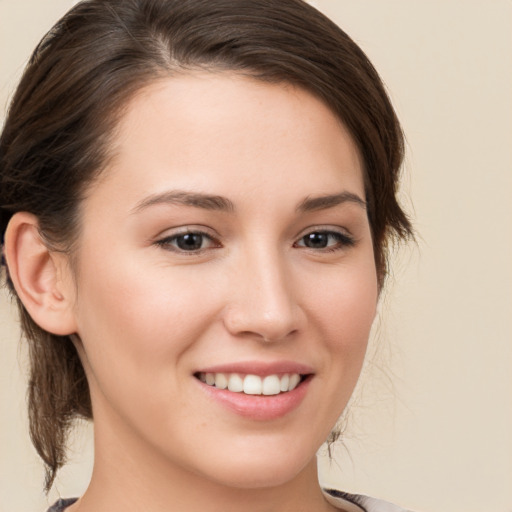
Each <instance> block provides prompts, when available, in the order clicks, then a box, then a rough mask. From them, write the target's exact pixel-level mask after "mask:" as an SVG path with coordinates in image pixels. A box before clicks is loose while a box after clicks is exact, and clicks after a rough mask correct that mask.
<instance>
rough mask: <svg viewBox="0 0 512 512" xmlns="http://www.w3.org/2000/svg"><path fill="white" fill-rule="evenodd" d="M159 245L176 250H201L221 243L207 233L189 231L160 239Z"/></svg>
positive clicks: (190, 251)
mask: <svg viewBox="0 0 512 512" xmlns="http://www.w3.org/2000/svg"><path fill="white" fill-rule="evenodd" d="M156 243H157V245H159V246H161V247H163V248H165V249H168V250H171V251H176V252H188V253H194V252H196V253H197V252H200V251H202V250H205V249H210V248H214V247H219V244H218V243H217V242H216V241H215V240H214V239H213V238H212V237H211V236H210V235H207V234H206V233H203V232H201V231H187V232H185V233H178V234H176V235H172V236H168V237H165V238H163V239H161V240H158V241H157V242H156Z"/></svg>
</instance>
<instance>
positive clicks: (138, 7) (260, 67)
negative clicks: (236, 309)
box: [0, 0, 412, 489]
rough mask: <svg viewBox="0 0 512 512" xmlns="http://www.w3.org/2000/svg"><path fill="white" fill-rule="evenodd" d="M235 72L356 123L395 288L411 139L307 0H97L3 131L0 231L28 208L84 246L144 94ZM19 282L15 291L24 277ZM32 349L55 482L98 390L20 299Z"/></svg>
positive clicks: (80, 13)
mask: <svg viewBox="0 0 512 512" xmlns="http://www.w3.org/2000/svg"><path fill="white" fill-rule="evenodd" d="M197 68H205V69H214V70H232V71H236V72H239V73H242V74H245V75H247V76H251V77H253V78H255V79H257V80H263V81H268V82H287V83H291V84H294V85H297V86H299V87H302V88H304V89H306V90H308V91H309V92H311V93H312V94H314V95H315V96H317V97H318V98H320V99H321V100H323V101H324V102H325V103H326V104H327V105H328V106H329V107H330V108H331V110H332V111H333V112H334V113H335V114H336V115H337V116H338V117H339V118H340V119H341V121H342V122H343V123H344V124H345V126H346V127H347V128H348V130H349V131H350V133H351V135H352V137H353V139H354V141H355V143H356V145H357V146H358V148H359V151H360V153H361V155H362V159H363V162H364V172H365V187H366V199H367V202H368V216H369V222H370V226H371V230H372V236H373V241H374V247H375V249H374V250H375V262H376V267H377V271H378V275H379V280H380V285H381V286H382V284H383V281H384V277H385V275H386V271H387V268H386V261H387V259H386V256H387V250H388V247H389V243H390V241H392V240H393V239H401V238H407V237H409V236H411V234H412V231H411V226H410V223H409V221H408V219H407V217H406V216H405V214H404V212H403V211H402V209H401V208H400V206H399V204H398V202H397V199H396V191H397V185H398V179H399V171H400V166H401V163H402V159H403V147H404V143H403V135H402V132H401V128H400V125H399V123H398V120H397V118H396V115H395V113H394V110H393V108H392V106H391V103H390V101H389V99H388V97H387V95H386V92H385V89H384V87H383V85H382V82H381V80H380V78H379V76H378V74H377V72H376V71H375V69H374V68H373V66H372V65H371V63H370V62H369V60H368V59H367V57H366V56H365V55H364V53H363V52H362V51H361V49H360V48H359V47H358V46H357V45H356V44H355V43H354V42H353V41H352V40H351V39H350V38H349V37H348V36H347V35H346V34H345V33H344V32H343V31H342V30H341V29H340V28H339V27H337V26H336V25H335V24H334V23H332V22H331V21H330V20H329V19H327V18H326V17H325V16H324V15H322V14H321V13H319V12H318V11H317V10H315V9H314V8H313V7H311V6H310V5H308V4H307V3H305V2H304V1H302V0H86V1H83V2H81V3H79V4H78V5H77V6H75V7H74V8H73V9H72V10H71V11H70V12H69V13H68V14H66V15H65V16H64V17H63V18H62V19H61V20H60V21H59V22H58V23H57V24H56V25H55V26H54V27H53V28H52V29H51V30H50V32H48V34H47V35H46V36H45V37H44V38H43V40H42V41H41V43H40V44H39V46H38V47H37V48H36V50H35V51H34V53H33V55H32V57H31V59H30V62H29V63H28V66H27V68H26V70H25V73H24V75H23V77H22V80H21V82H20V84H19V86H18V89H17V90H16V93H15V95H14V98H13V100H12V103H11V105H10V109H9V112H8V117H7V120H6V122H5V126H4V129H3V133H2V135H1V138H0V184H1V188H0V233H1V234H2V239H3V234H4V233H5V230H6V227H7V224H8V222H9V219H10V218H11V216H12V215H13V214H14V213H15V212H19V211H27V212H30V213H32V214H34V215H36V216H37V217H38V219H39V227H40V231H41V234H42V236H43V238H44V240H45V241H46V242H47V243H48V244H49V246H50V247H51V248H52V249H54V250H57V249H58V250H63V251H66V252H67V253H69V254H72V252H73V245H74V241H75V240H76V238H77V236H78V234H79V228H80V225H79V224H80V219H79V215H78V206H79V204H80V201H81V197H82V196H83V193H84V191H85V189H86V187H87V185H88V184H90V183H91V182H93V181H94V179H95V178H96V177H97V176H98V174H99V173H100V172H101V170H102V168H104V167H105V164H106V162H107V160H108V157H109V142H110V140H111V139H112V136H113V133H114V130H115V127H116V123H117V122H118V121H119V118H120V116H121V115H122V113H123V109H124V107H125V106H126V104H127V103H128V101H129V100H130V98H131V97H132V96H133V95H134V93H135V92H137V91H138V90H140V89H141V88H142V87H144V86H145V85H147V84H148V83H149V82H151V81H154V80H156V79H158V78H161V77H167V76H172V74H173V73H175V72H177V71H180V70H181V71H183V70H187V69H197ZM6 280H7V283H8V286H9V287H10V289H11V291H12V292H13V294H14V295H15V296H16V294H15V292H14V289H13V286H12V282H11V281H10V279H9V277H8V272H7V279H6ZM17 301H18V306H19V310H20V315H21V321H22V328H23V331H24V334H25V336H26V338H27V339H28V341H29V347H30V361H31V370H30V372H31V373H30V383H29V396H28V402H29V414H30V432H31V437H32V441H33V443H34V445H35V447H36V449H37V451H38V453H39V455H40V456H41V457H42V459H43V461H44V463H45V465H46V489H49V488H50V487H51V485H52V483H53V481H54V479H55V475H56V472H57V470H58V469H59V468H60V467H61V466H62V465H63V464H64V462H65V444H66V437H67V433H68V431H69V428H70V426H71V424H72V421H73V420H74V419H75V418H77V417H83V418H91V416H92V411H91V403H90V396H89V389H88V386H87V381H86V378H85V375H84V371H83V368H82V365H81V363H80V361H79V358H78V355H77V352H76V350H75V348H74V346H73V343H72V341H71V340H70V339H69V337H60V336H56V335H53V334H50V333H48V332H46V331H44V330H42V329H41V328H40V327H39V326H38V325H37V324H35V323H34V321H33V320H32V319H31V317H30V316H29V315H28V313H27V311H26V310H25V309H24V307H23V304H22V303H21V302H20V301H19V299H17Z"/></svg>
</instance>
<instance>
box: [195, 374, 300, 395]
mask: <svg viewBox="0 0 512 512" xmlns="http://www.w3.org/2000/svg"><path fill="white" fill-rule="evenodd" d="M308 376H309V374H300V373H284V374H277V373H276V374H271V375H265V376H260V375H255V374H251V373H248V374H243V373H226V372H197V373H195V374H194V377H195V378H196V379H198V380H200V381H201V382H202V383H204V384H206V385H207V386H211V387H213V388H217V389H219V390H228V391H231V392H232V393H241V394H244V395H253V396H254V395H262V396H275V395H282V394H285V393H289V392H290V391H293V390H294V389H295V388H297V387H298V386H300V384H302V382H304V381H305V380H306V379H307V378H308Z"/></svg>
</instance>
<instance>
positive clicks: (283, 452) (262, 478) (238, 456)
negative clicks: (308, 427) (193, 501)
mask: <svg viewBox="0 0 512 512" xmlns="http://www.w3.org/2000/svg"><path fill="white" fill-rule="evenodd" d="M297 448H299V450H297ZM209 461H212V462H213V464H211V465H210V464H208V466H209V467H208V468H206V467H205V468H204V469H205V470H206V471H204V473H203V475H204V476H207V475H208V478H209V479H210V480H213V481H215V482H217V483H218V484H222V485H224V486H227V487H232V488H239V489H263V488H270V487H279V486H282V485H285V484H286V483H288V482H290V481H292V480H294V479H295V478H297V476H298V475H299V474H300V473H301V472H302V471H304V470H305V468H307V467H308V466H312V467H313V468H314V471H316V449H315V448H314V447H313V448H311V449H310V450H306V449H304V445H302V446H301V445H300V443H296V442H291V441H290V440H288V442H287V443H286V446H285V449H283V447H282V446H281V448H280V449H272V448H270V449H269V448H268V447H267V449H264V448H263V447H261V445H260V447H259V449H258V447H251V448H249V449H247V450H232V451H230V452H229V453H226V452H224V454H223V456H222V457H221V458H217V457H215V456H213V455H212V456H211V458H209Z"/></svg>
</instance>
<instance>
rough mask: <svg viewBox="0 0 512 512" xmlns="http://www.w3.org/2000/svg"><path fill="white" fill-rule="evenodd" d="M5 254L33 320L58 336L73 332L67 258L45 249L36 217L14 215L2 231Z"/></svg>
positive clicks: (12, 275)
mask: <svg viewBox="0 0 512 512" xmlns="http://www.w3.org/2000/svg"><path fill="white" fill-rule="evenodd" d="M5 258H6V261H7V268H8V269H9V276H10V278H11V280H12V282H13V284H14V288H15V289H16V292H17V294H18V297H19V298H20V300H21V302H22V303H23V305H24V306H25V308H26V310H27V311H28V313H29V314H30V316H31V317H32V319H33V320H34V322H35V323H36V324H38V325H39V327H41V328H43V329H44V330H45V331H48V332H50V333H52V334H57V335H60V336H65V335H68V334H72V333H74V332H76V322H75V317H74V314H73V305H74V300H75V288H74V284H73V280H72V275H71V270H70V269H69V264H68V258H67V256H66V255H64V254H62V253H59V252H55V251H51V250H50V249H48V247H47V246H46V244H45V243H44V241H43V239H42V238H41V235H40V232H39V222H38V220H37V217H35V216H34V215H32V214H30V213H26V212H19V213H16V214H15V215H13V217H12V218H11V220H10V221H9V224H8V226H7V231H6V233H5Z"/></svg>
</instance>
